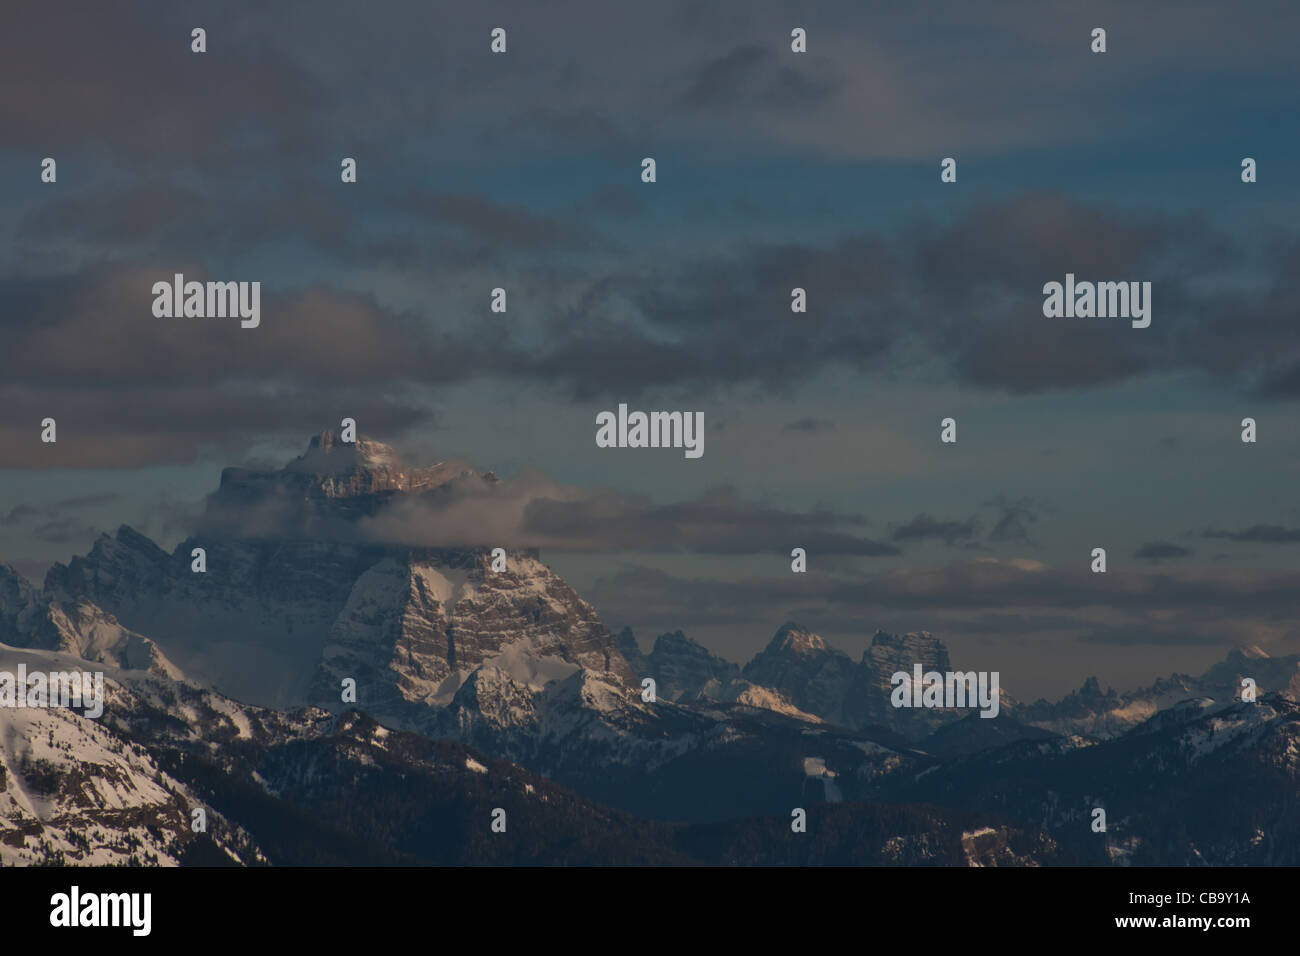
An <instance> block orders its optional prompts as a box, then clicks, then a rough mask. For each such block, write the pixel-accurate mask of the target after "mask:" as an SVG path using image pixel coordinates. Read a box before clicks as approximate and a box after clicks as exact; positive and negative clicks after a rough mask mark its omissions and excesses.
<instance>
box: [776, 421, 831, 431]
mask: <svg viewBox="0 0 1300 956" xmlns="http://www.w3.org/2000/svg"><path fill="white" fill-rule="evenodd" d="M781 431H783V432H804V433H806V434H809V435H812V434H816V433H818V432H833V431H835V423H834V422H833V421H831V420H830V419H828V418H800V419H798V420H797V421H793V422H786V423H785V425H784V426H783V427H782V428H781Z"/></svg>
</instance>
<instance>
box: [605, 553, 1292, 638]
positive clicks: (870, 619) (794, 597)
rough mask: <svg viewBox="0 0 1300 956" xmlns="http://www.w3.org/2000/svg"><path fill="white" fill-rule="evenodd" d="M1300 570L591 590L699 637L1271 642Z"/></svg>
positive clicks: (806, 580) (943, 570) (1026, 569)
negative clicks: (792, 622)
mask: <svg viewBox="0 0 1300 956" xmlns="http://www.w3.org/2000/svg"><path fill="white" fill-rule="evenodd" d="M1298 587H1300V572H1297V571H1289V570H1265V569H1241V568H1237V569H1230V568H1224V567H1222V566H1214V567H1180V568H1178V569H1176V570H1175V569H1170V570H1160V571H1156V570H1151V571H1135V570H1129V571H1126V572H1124V573H1122V574H1121V573H1114V572H1112V573H1109V574H1091V573H1089V572H1088V571H1087V569H1086V568H1085V569H1083V570H1082V571H1080V570H1079V569H1078V568H1073V567H1051V566H1047V565H1043V564H1041V563H1039V562H1030V561H1004V560H997V559H994V558H981V559H976V560H971V561H956V562H952V563H949V564H946V565H941V566H914V567H905V568H892V569H888V570H881V571H869V572H868V571H863V572H860V573H848V574H818V575H812V574H810V575H807V576H805V575H775V576H769V577H746V578H742V579H739V580H737V579H718V578H706V577H701V576H698V575H689V574H674V573H671V572H670V571H667V570H664V569H663V568H660V567H655V566H648V565H645V564H639V565H634V566H629V567H624V568H621V569H618V570H615V571H612V572H611V573H609V574H607V575H604V576H601V577H600V578H599V579H598V580H597V581H596V582H595V583H594V584H593V585H592V586H590V587H586V588H584V589H583V593H584V595H585V596H587V597H588V599H589V600H591V601H593V603H595V605H596V606H597V607H598V608H599V609H600V611H601V613H602V615H603V616H604V617H605V618H606V619H608V620H612V621H620V620H644V619H645V618H646V617H647V616H648V615H647V612H646V609H647V608H653V609H654V614H653V615H652V616H653V617H654V618H655V619H656V620H663V621H681V622H684V626H690V627H693V628H695V629H697V630H699V631H708V632H719V631H722V632H726V633H731V634H734V633H736V632H742V633H743V632H744V631H746V630H750V631H753V632H754V633H763V632H764V631H770V629H771V628H772V627H773V626H774V622H780V621H782V620H786V619H789V618H792V617H793V618H794V619H796V620H799V621H800V623H801V624H803V625H804V626H806V627H809V628H812V629H813V630H816V631H818V632H819V633H822V634H823V635H828V636H830V635H836V636H838V637H839V639H840V640H841V642H842V643H843V642H846V641H852V640H859V641H860V640H863V639H865V638H866V637H869V636H870V634H871V632H872V631H873V630H874V629H875V628H876V627H878V626H881V627H886V629H891V630H906V629H925V630H931V631H934V632H935V633H938V634H939V635H940V636H941V637H945V638H947V637H960V636H963V635H971V636H974V637H980V638H985V637H988V636H989V635H990V633H991V632H996V636H997V637H998V638H999V639H1001V640H1004V641H1016V640H1033V641H1034V642H1035V644H1036V646H1039V647H1042V646H1046V645H1045V643H1044V642H1048V643H1050V642H1053V641H1057V640H1081V641H1086V642H1088V643H1111V644H1116V645H1128V646H1131V645H1139V644H1146V645H1153V646H1175V645H1185V646H1193V645H1217V644H1228V643H1233V642H1243V641H1246V640H1255V641H1259V642H1261V643H1262V644H1264V645H1268V644H1273V643H1275V642H1280V641H1286V640H1292V641H1294V640H1295V639H1296V638H1298V637H1300V613H1297V610H1296V607H1295V600H1294V591H1295V589H1296V588H1298Z"/></svg>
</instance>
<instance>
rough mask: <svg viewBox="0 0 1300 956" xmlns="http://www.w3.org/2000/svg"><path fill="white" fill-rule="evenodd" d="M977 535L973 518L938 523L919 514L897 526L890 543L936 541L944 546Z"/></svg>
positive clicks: (977, 527)
mask: <svg viewBox="0 0 1300 956" xmlns="http://www.w3.org/2000/svg"><path fill="white" fill-rule="evenodd" d="M978 533H979V524H978V522H976V521H975V519H974V518H968V519H967V520H965V521H940V520H938V519H935V518H932V517H931V516H930V515H928V514H919V515H917V516H916V517H915V518H913V519H912V520H911V521H908V522H907V523H906V524H902V525H899V526H898V527H897V528H895V529H894V531H893V533H892V534H891V535H890V540H891V541H926V540H929V539H937V540H940V541H943V542H944V543H945V544H949V545H952V544H956V543H957V542H958V541H969V540H970V539H972V538H974V537H975V536H976V535H977V534H978Z"/></svg>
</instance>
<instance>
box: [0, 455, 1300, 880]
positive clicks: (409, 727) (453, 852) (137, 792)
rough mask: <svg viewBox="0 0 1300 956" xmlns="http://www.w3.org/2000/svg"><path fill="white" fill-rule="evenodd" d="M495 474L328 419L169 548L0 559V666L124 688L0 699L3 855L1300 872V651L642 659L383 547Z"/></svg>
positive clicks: (416, 556) (553, 598)
mask: <svg viewBox="0 0 1300 956" xmlns="http://www.w3.org/2000/svg"><path fill="white" fill-rule="evenodd" d="M500 485H501V483H500V482H498V480H497V479H496V477H495V476H494V475H491V474H480V473H478V472H476V471H475V470H474V469H473V468H472V467H470V466H469V465H468V464H467V463H464V462H459V461H450V462H442V463H439V464H436V465H433V466H431V467H428V468H411V467H408V466H407V465H405V464H404V463H403V462H402V461H401V460H400V459H399V458H398V456H397V455H396V454H395V453H394V452H393V451H392V450H391V449H390V448H388V447H387V446H384V445H382V444H380V443H378V442H374V441H371V440H368V439H365V438H358V440H357V441H356V442H355V443H354V442H344V441H342V440H341V437H340V435H339V434H338V433H337V432H332V431H331V432H324V433H322V434H320V435H317V436H315V437H314V438H313V439H312V440H311V442H310V444H309V446H308V448H307V449H306V451H305V452H304V454H303V455H301V456H300V457H299V458H297V459H295V460H294V461H292V462H290V463H289V464H287V465H286V466H284V467H283V468H279V469H268V470H254V469H246V468H227V469H225V470H224V471H223V472H222V475H221V480H220V485H219V487H218V488H217V490H216V491H215V492H214V493H213V494H212V495H211V496H209V498H208V500H207V502H206V506H205V510H204V512H203V514H202V516H201V517H200V519H199V521H198V522H197V526H196V528H195V531H194V533H193V534H192V535H190V536H189V537H187V538H186V539H185V540H183V541H181V542H180V543H179V544H178V545H177V546H176V548H175V549H173V550H172V551H171V552H170V553H169V552H167V551H165V550H163V549H162V548H159V547H158V546H157V545H156V544H154V543H153V542H152V541H151V540H149V539H148V538H147V537H145V536H144V535H141V534H139V533H138V532H136V531H134V530H132V529H130V528H128V527H126V526H123V527H121V528H119V529H118V531H117V532H116V534H114V535H112V536H109V535H103V536H101V537H100V538H99V539H98V540H97V541H96V542H95V543H94V545H93V546H92V548H91V549H90V551H89V553H88V554H86V555H85V556H82V557H77V558H74V559H72V560H71V561H70V562H68V563H67V564H66V565H65V564H56V565H54V566H53V567H51V568H50V570H49V571H48V573H47V574H46V577H45V580H44V582H43V585H42V586H41V587H40V588H37V587H35V586H33V585H32V584H31V583H29V582H28V581H26V580H24V579H23V578H22V576H20V575H19V574H18V573H17V572H15V571H14V570H13V569H12V568H10V567H8V566H6V565H0V670H5V669H9V670H13V669H14V668H16V667H17V665H18V664H19V663H24V664H25V665H26V666H27V668H28V670H29V671H31V670H41V669H44V670H47V671H52V670H61V669H67V668H68V667H76V666H81V667H90V666H91V665H93V669H96V670H103V671H104V672H105V674H106V678H107V684H108V686H109V688H110V691H109V700H108V701H106V703H105V712H104V716H103V718H102V719H100V720H98V721H95V720H91V719H88V718H86V717H84V716H81V715H79V714H77V713H76V712H74V711H71V710H59V709H51V710H44V711H20V710H13V709H3V708H0V722H3V723H0V740H2V741H3V749H0V862H4V863H6V864H8V863H29V864H30V863H47V862H77V863H106V862H120V863H127V862H135V863H145V864H153V863H172V864H175V863H216V862H229V863H236V864H245V865H259V864H265V863H271V864H284V863H305V864H313V863H322V864H323V863H329V864H348V863H450V864H467V863H473V864H480V863H481V864H490V863H525V864H546V863H668V864H691V863H828V862H839V863H868V864H886V863H936V864H963V865H964V864H980V865H985V864H1013V865H1043V864H1054V863H1063V862H1089V863H1099V864H1100V863H1119V864H1144V863H1166V864H1192V863H1207V862H1218V863H1269V864H1280V863H1290V864H1294V863H1296V862H1300V860H1298V859H1297V858H1296V857H1297V853H1298V852H1300V851H1297V850H1296V849H1294V848H1295V847H1297V846H1300V842H1297V841H1296V840H1294V839H1292V837H1293V836H1294V835H1295V834H1294V824H1293V823H1292V822H1290V821H1293V820H1294V819H1295V815H1294V812H1293V811H1294V809H1295V806H1294V804H1295V799H1296V797H1295V795H1296V793H1297V792H1300V791H1298V790H1297V787H1296V783H1297V777H1298V774H1297V754H1300V746H1298V743H1297V741H1298V740H1300V732H1298V731H1300V724H1298V721H1300V708H1298V707H1297V704H1296V701H1297V700H1300V657H1296V656H1291V657H1285V658H1269V657H1267V656H1264V655H1262V654H1261V653H1260V652H1258V651H1254V650H1251V649H1246V650H1234V651H1233V652H1231V653H1230V654H1229V655H1228V656H1227V657H1226V659H1225V660H1224V661H1222V662H1220V663H1219V664H1217V665H1215V666H1214V667H1212V668H1211V669H1210V670H1209V671H1207V672H1206V673H1205V674H1202V675H1200V676H1196V677H1193V676H1189V675H1172V676H1170V677H1168V678H1164V679H1161V680H1159V681H1156V682H1155V683H1154V684H1152V685H1151V686H1150V687H1147V688H1142V689H1138V690H1134V691H1128V692H1123V693H1117V692H1115V691H1113V690H1106V691H1103V690H1102V689H1101V687H1100V685H1099V684H1098V682H1097V681H1096V679H1095V678H1089V679H1088V680H1086V681H1084V682H1083V684H1082V686H1081V687H1080V689H1079V691H1077V692H1076V693H1074V694H1071V695H1069V696H1068V697H1066V698H1065V699H1063V700H1060V701H1055V702H1049V701H1045V700H1039V701H1036V702H1034V703H1022V702H1019V701H1017V700H1015V699H1014V698H1013V697H1012V696H1010V695H1009V694H1008V693H1007V692H1006V690H1003V692H1002V702H1001V709H1000V713H999V715H998V716H997V717H996V718H995V719H991V720H990V719H982V718H980V717H979V716H978V714H977V713H975V712H973V711H969V710H967V711H957V710H952V709H944V708H930V709H900V708H895V707H893V706H892V705H891V703H890V692H891V690H892V686H891V683H890V677H891V676H892V675H893V674H894V673H895V672H897V671H904V672H910V671H911V670H912V668H913V666H914V665H916V664H920V665H921V667H922V669H923V670H926V671H930V670H936V671H940V672H946V671H949V670H952V669H953V668H952V663H951V662H950V660H949V653H948V650H947V648H946V647H945V646H944V645H943V643H942V642H941V641H940V640H939V639H938V638H937V637H936V636H934V635H933V634H930V633H928V632H924V631H920V632H914V633H907V634H889V633H885V632H883V631H878V632H876V633H875V634H874V636H873V637H872V639H871V641H870V644H869V646H868V647H867V649H866V651H865V652H864V653H863V654H862V656H861V658H860V659H857V660H855V659H853V658H852V657H850V656H849V655H847V654H845V653H843V652H842V651H840V650H838V649H836V648H834V647H832V646H830V645H829V644H828V643H827V642H826V641H825V640H823V639H822V638H821V637H820V636H818V635H817V634H816V633H814V632H812V631H810V630H808V629H806V628H804V627H801V626H800V625H798V624H795V623H793V622H790V623H786V624H783V625H781V626H780V627H779V628H778V629H777V630H776V632H775V634H774V636H773V637H772V638H771V640H770V641H769V642H768V644H767V646H766V647H765V648H764V649H763V650H762V651H761V652H760V653H758V654H757V655H756V656H755V657H754V658H753V659H752V660H750V661H749V662H748V663H746V664H744V665H743V666H741V665H739V664H736V663H733V662H729V661H726V660H723V659H722V658H720V657H718V656H716V655H714V654H713V653H711V652H710V651H709V650H708V649H707V648H705V647H704V646H702V645H701V644H699V643H698V642H696V641H694V640H692V639H690V638H689V637H687V636H686V635H685V634H683V633H682V632H680V631H678V632H675V633H671V634H663V635H660V636H659V637H658V638H656V640H655V641H654V642H653V646H652V647H651V649H650V650H649V652H648V653H647V652H645V651H643V650H642V648H641V646H640V644H639V643H638V641H637V640H636V638H635V636H634V635H633V634H632V633H631V632H630V631H628V630H626V629H624V630H622V631H621V632H620V633H618V634H617V635H615V634H613V633H612V632H611V631H610V630H609V629H608V628H607V627H606V625H605V624H604V623H603V622H602V621H601V619H600V617H599V615H598V614H597V612H596V610H595V609H594V608H593V607H592V606H591V605H589V604H588V603H587V602H586V601H584V600H583V599H582V598H581V597H580V596H579V595H578V594H577V593H576V592H575V591H574V590H573V588H571V587H570V586H569V585H568V584H567V583H566V582H565V581H564V580H563V579H562V578H560V576H559V575H557V574H555V573H554V572H553V571H552V570H551V569H550V568H548V567H547V566H546V565H545V564H544V563H543V562H542V560H541V555H540V554H539V553H538V552H537V551H535V550H529V549H508V548H507V549H504V554H500V553H494V550H495V549H493V548H492V547H489V546H486V545H485V544H483V543H482V542H476V541H472V540H468V537H469V536H467V540H466V542H465V543H464V544H463V545H460V546H441V547H437V548H424V547H410V546H407V545H398V544H393V543H392V542H390V541H385V540H383V538H382V536H380V535H378V534H375V533H374V529H375V527H376V519H377V518H382V517H383V516H384V515H386V514H390V513H392V510H393V509H396V508H410V507H412V505H424V506H427V507H429V508H430V509H431V510H433V511H434V512H435V513H436V510H437V509H438V508H439V507H440V506H441V505H442V504H445V502H446V501H448V500H450V499H451V498H454V497H455V496H457V495H461V494H475V495H488V496H490V495H492V494H493V493H494V491H495V489H496V488H498V487H499V486H500ZM197 549H201V551H202V555H203V558H202V560H203V567H204V568H205V570H202V571H196V570H195V555H196V554H197V553H198V551H197ZM502 562H504V567H502V566H501V565H502ZM1245 677H1250V678H1252V679H1253V680H1255V682H1256V684H1257V687H1258V690H1259V694H1260V696H1259V699H1258V700H1255V701H1245V700H1242V699H1241V697H1242V694H1241V686H1242V679H1243V678H1245ZM647 679H649V680H650V681H652V682H653V688H654V695H653V697H652V698H651V697H650V696H649V695H648V693H647V692H646V688H647V684H646V683H645V682H646V681H647ZM1189 793H1191V794H1197V795H1198V796H1196V797H1195V798H1193V799H1188V798H1187V797H1186V795H1187V794H1189ZM1180 794H1182V795H1184V796H1183V797H1180V796H1179V795H1180ZM1098 807H1100V808H1104V809H1105V810H1106V812H1107V818H1108V826H1107V830H1106V831H1105V832H1095V831H1094V830H1093V829H1092V828H1091V826H1090V821H1091V819H1092V813H1093V811H1094V810H1095V809H1096V808H1098ZM196 808H202V809H203V810H204V812H205V814H206V818H207V821H208V827H207V829H206V831H205V832H202V833H196V832H195V831H194V829H193V826H192V815H193V811H194V810H195V809H196ZM796 808H801V809H803V810H804V811H805V812H806V813H807V817H808V823H807V832H806V833H796V832H794V831H793V830H792V829H791V815H792V812H793V811H794V810H795V809H796ZM497 809H503V810H505V813H506V819H507V820H508V824H507V829H506V832H505V833H496V832H494V831H493V830H492V829H491V827H490V823H491V819H492V814H493V811H494V810H497ZM1229 816H1231V825H1228V824H1227V823H1225V820H1227V818H1228V817H1229ZM1216 821H1217V822H1216Z"/></svg>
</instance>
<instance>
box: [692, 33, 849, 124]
mask: <svg viewBox="0 0 1300 956" xmlns="http://www.w3.org/2000/svg"><path fill="white" fill-rule="evenodd" d="M788 61H789V58H787V62H788ZM840 86H841V83H840V81H839V80H838V79H837V78H835V77H833V76H829V75H827V73H826V72H825V70H824V69H823V70H822V71H821V72H813V71H811V70H801V69H796V68H795V67H793V66H789V65H786V64H785V63H782V62H781V61H780V60H779V59H778V56H777V53H776V52H775V51H774V50H773V49H772V48H771V47H761V46H741V47H736V48H735V49H733V50H731V51H729V52H727V53H725V54H723V55H722V56H720V57H717V58H716V59H713V60H710V61H708V62H706V63H703V64H701V65H700V66H699V67H698V68H697V69H696V70H695V72H694V75H693V76H692V77H691V79H690V82H689V85H688V86H687V88H686V90H685V91H684V92H683V93H682V96H681V99H680V100H679V101H678V102H679V104H680V105H681V106H683V107H685V108H686V109H688V110H707V111H710V112H713V111H717V112H723V113H734V111H736V110H743V109H746V108H749V107H755V106H756V107H762V108H775V109H780V110H789V109H807V108H809V107H811V106H815V105H818V104H819V103H821V102H822V101H823V100H825V99H827V98H828V97H830V96H831V95H832V94H833V93H834V92H835V91H836V90H837V89H838V88H840Z"/></svg>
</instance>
